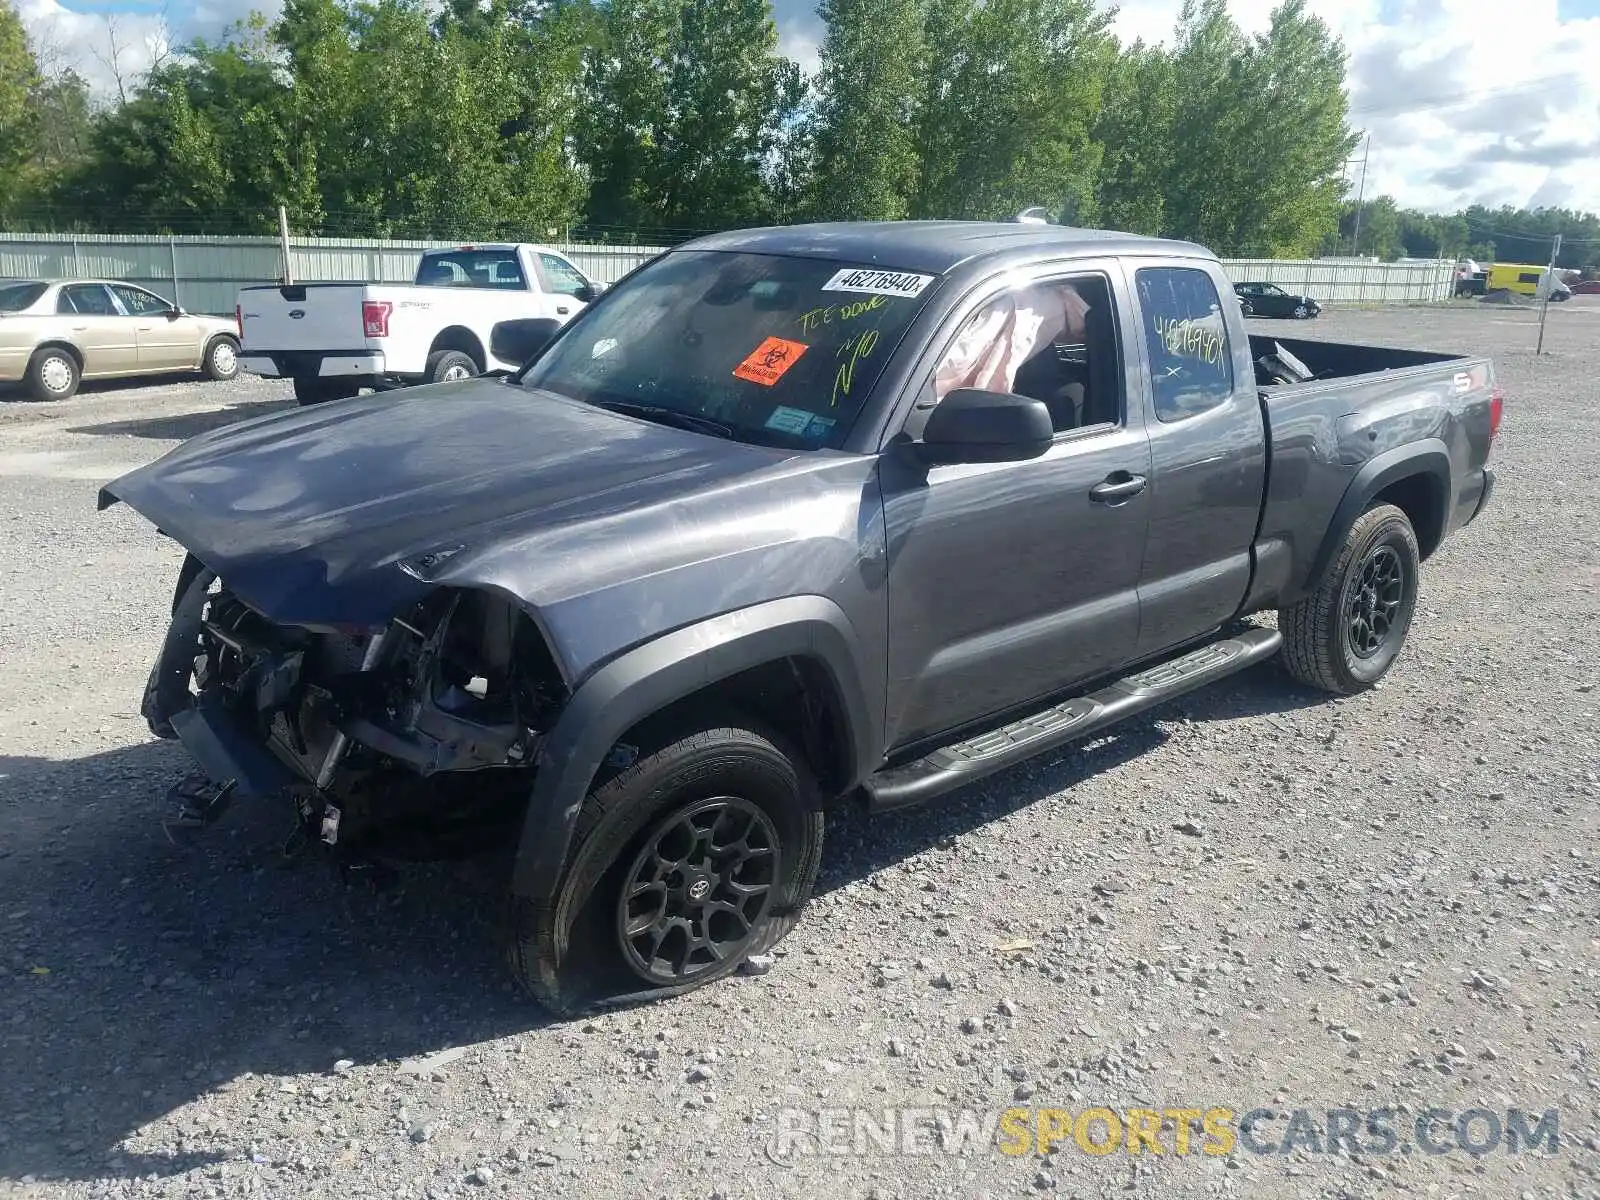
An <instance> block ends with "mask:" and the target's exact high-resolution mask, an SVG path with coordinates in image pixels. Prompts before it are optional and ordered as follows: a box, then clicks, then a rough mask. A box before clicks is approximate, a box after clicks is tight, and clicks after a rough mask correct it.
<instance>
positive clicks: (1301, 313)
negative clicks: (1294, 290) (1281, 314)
mask: <svg viewBox="0 0 1600 1200" xmlns="http://www.w3.org/2000/svg"><path fill="white" fill-rule="evenodd" d="M1310 315H1311V310H1310V309H1309V308H1307V307H1306V306H1305V305H1304V304H1296V305H1295V306H1294V319H1295V320H1296V321H1304V320H1305V319H1306V318H1307V317H1309V316H1310Z"/></svg>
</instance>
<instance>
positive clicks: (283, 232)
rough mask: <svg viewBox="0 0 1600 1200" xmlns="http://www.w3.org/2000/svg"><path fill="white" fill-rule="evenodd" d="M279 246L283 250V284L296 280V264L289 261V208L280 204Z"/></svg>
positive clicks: (286, 285) (286, 284)
mask: <svg viewBox="0 0 1600 1200" xmlns="http://www.w3.org/2000/svg"><path fill="white" fill-rule="evenodd" d="M278 247H279V249H280V250H281V251H282V252H283V286H284V287H288V286H289V285H290V284H291V283H293V282H294V266H293V264H292V263H291V262H290V261H289V210H288V209H287V208H285V207H284V206H283V205H281V204H280V205H278Z"/></svg>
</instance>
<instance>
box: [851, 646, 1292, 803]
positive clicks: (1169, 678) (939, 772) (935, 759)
mask: <svg viewBox="0 0 1600 1200" xmlns="http://www.w3.org/2000/svg"><path fill="white" fill-rule="evenodd" d="M1282 644H1283V636H1282V635H1281V634H1280V633H1279V632H1278V631H1277V630H1276V629H1260V628H1250V629H1245V630H1242V631H1240V632H1239V633H1236V634H1233V635H1232V636H1231V637H1225V638H1222V639H1220V640H1218V641H1215V642H1209V643H1207V644H1206V645H1204V646H1201V647H1200V648H1199V649H1198V650H1191V651H1189V652H1188V653H1187V654H1184V655H1181V656H1180V657H1178V658H1172V659H1168V660H1167V661H1166V662H1163V663H1159V664H1157V665H1156V666H1153V667H1148V668H1146V669H1145V670H1143V671H1140V672H1139V673H1138V674H1135V675H1129V676H1127V677H1126V678H1124V679H1119V680H1117V681H1116V682H1115V683H1111V684H1107V685H1106V686H1105V687H1103V688H1101V689H1100V690H1099V691H1097V692H1091V693H1090V694H1089V695H1087V696H1075V697H1073V698H1072V699H1070V700H1063V701H1062V702H1061V703H1059V704H1053V705H1051V706H1050V707H1049V708H1046V709H1043V710H1041V711H1039V712H1035V713H1030V714H1029V715H1028V716H1025V717H1023V718H1021V719H1020V720H1017V721H1013V722H1012V723H1011V724H1009V725H1006V726H1003V727H1001V728H999V729H994V730H991V731H990V732H988V733H980V734H978V735H977V736H975V737H972V738H968V739H967V740H966V741H964V742H957V743H955V744H954V745H951V746H943V747H941V748H939V749H938V750H935V751H934V752H933V753H932V754H929V755H927V756H926V757H924V758H919V759H917V760H916V761H915V762H909V763H905V764H904V765H902V766H898V767H890V768H887V769H885V770H882V771H879V772H877V773H876V774H874V775H873V776H872V777H871V778H870V779H868V780H867V782H866V784H865V785H864V788H865V791H866V793H867V805H868V807H869V808H871V809H873V810H874V811H879V810H882V809H886V808H899V807H901V806H902V805H906V804H917V803H920V802H921V801H923V800H929V799H932V798H933V797H934V796H937V795H939V794H941V793H943V792H948V791H950V790H951V789H953V788H958V787H960V786H962V785H963V784H967V783H971V782H973V781H974V780H977V779H982V778H983V777H984V776H985V775H991V774H993V773H994V772H996V771H1000V770H1004V769H1005V768H1006V767H1010V766H1014V765H1016V764H1017V763H1019V762H1023V761H1025V760H1027V759H1030V758H1032V757H1033V756H1034V755H1036V754H1040V753H1043V752H1044V751H1046V750H1051V749H1054V748H1055V747H1057V746H1059V745H1062V744H1063V743H1065V742H1070V741H1075V740H1076V739H1078V738H1081V737H1084V736H1086V735H1088V734H1091V733H1097V732H1099V731H1100V730H1102V729H1104V728H1105V727H1106V726H1108V725H1112V724H1114V723H1116V722H1117V721H1120V720H1122V719H1123V718H1124V717H1130V716H1132V715H1133V714H1134V713H1139V712H1143V711H1144V710H1145V709H1147V708H1154V707H1155V706H1156V705H1158V704H1164V703H1166V701H1168V700H1171V699H1173V698H1174V697H1176V696H1181V695H1183V694H1184V693H1185V692H1191V691H1193V690H1194V689H1195V688H1199V687H1204V686H1205V685H1206V684H1208V683H1213V682H1215V681H1216V680H1218V679H1222V678H1223V677H1224V676H1228V675H1232V674H1233V673H1234V672H1235V671H1242V670H1244V668H1246V667H1249V666H1253V665H1254V664H1256V663H1258V662H1262V661H1264V660H1265V659H1268V658H1271V657H1272V656H1273V655H1274V654H1276V653H1277V652H1278V647H1279V646H1281V645H1282Z"/></svg>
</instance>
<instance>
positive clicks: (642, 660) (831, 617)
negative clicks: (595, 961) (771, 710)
mask: <svg viewBox="0 0 1600 1200" xmlns="http://www.w3.org/2000/svg"><path fill="white" fill-rule="evenodd" d="M860 654H861V649H860V645H859V641H858V639H857V637H856V634H855V630H854V629H853V628H852V627H851V624H850V621H849V618H847V617H846V616H845V614H844V612H843V611H842V610H841V609H840V608H839V606H838V605H836V604H834V603H833V601H831V600H828V599H826V598H825V597H822V596H810V595H808V596H792V597H788V598H785V599H782V600H773V601H769V602H767V603H764V604H757V605H753V606H751V607H749V608H743V609H739V610H737V611H735V612H731V613H725V614H723V615H722V616H718V617H712V618H710V619H709V620H706V621H702V622H699V623H697V624H694V625H690V626H686V627H685V628H682V629H678V630H675V631H674V632H672V633H668V634H664V635H662V636H661V637H659V638H656V639H655V640H653V641H651V642H648V643H646V644H645V645H643V646H639V647H637V648H636V649H633V650H630V651H628V652H627V653H626V654H622V655H620V656H618V657H617V658H614V659H612V660H611V661H610V662H608V663H607V664H606V665H605V666H603V667H601V668H599V669H598V670H596V671H595V672H594V673H593V674H591V675H589V676H588V677H587V678H586V679H585V680H584V681H583V682H582V683H581V684H579V686H578V687H577V688H576V690H575V691H574V692H573V694H572V698H571V700H570V701H569V702H568V703H567V706H566V707H565V709H563V711H562V713H561V716H560V718H559V719H558V720H557V721H556V723H555V725H554V726H553V727H552V728H551V729H550V730H549V732H548V733H547V734H546V736H545V739H544V742H543V744H542V745H541V747H540V750H539V757H538V773H537V775H536V777H535V782H534V786H533V795H532V797H531V799H530V801H529V804H528V811H527V814H526V816H525V817H524V818H523V825H522V836H521V840H520V842H519V844H518V848H517V859H516V866H515V868H514V871H513V874H512V891H513V892H514V893H515V894H516V895H518V896H520V897H524V898H527V899H531V900H534V901H543V900H548V899H550V898H551V897H552V896H553V895H554V894H555V890H556V887H557V884H558V882H559V880H560V877H561V869H562V866H563V865H564V863H565V862H566V859H567V854H568V850H569V847H570V843H571V839H572V830H573V825H574V824H575V822H576V821H577V818H578V812H579V810H580V809H581V808H582V807H583V802H584V799H585V798H586V797H587V795H588V793H589V790H590V787H591V785H592V783H593V781H594V778H595V775H596V774H597V773H598V772H599V770H600V768H601V767H602V766H603V765H604V764H605V761H606V759H607V757H608V756H609V755H610V753H611V750H612V747H613V746H615V745H616V743H617V742H618V740H619V739H620V738H621V737H622V736H623V735H624V734H625V733H626V732H627V731H628V730H629V729H631V728H632V727H633V726H635V725H637V724H638V723H639V722H640V721H642V720H644V719H645V718H646V717H648V716H650V715H651V714H652V713H656V712H660V711H661V710H662V709H663V708H665V707H666V706H667V705H669V704H671V703H673V702H674V701H676V700H681V699H683V698H684V697H686V696H689V695H691V694H693V693H694V692H697V691H699V690H700V689H702V688H704V687H707V686H709V685H711V684H714V683H716V682H718V681H719V680H722V679H727V678H729V677H730V676H733V675H736V674H738V673H739V672H740V671H744V670H747V669H749V668H752V667H759V666H762V665H764V664H766V663H770V662H775V661H777V660H779V659H783V658H806V659H810V660H812V661H813V662H816V663H818V664H820V665H821V666H822V668H823V669H824V670H825V671H827V673H828V675H829V676H830V678H831V682H832V684H833V686H834V688H835V690H836V691H837V693H838V697H839V699H840V701H841V704H842V706H843V709H844V718H845V724H846V726H847V727H848V728H847V731H846V740H847V745H846V747H845V753H846V755H847V758H848V761H847V763H846V769H845V772H844V774H845V777H846V779H847V780H848V781H849V782H850V783H851V784H852V785H853V784H854V783H859V782H860V779H861V778H862V777H863V776H864V774H865V773H866V772H867V771H869V770H871V769H872V766H873V765H875V754H876V750H875V749H874V747H876V748H877V749H880V750H881V743H882V724H883V720H882V712H881V705H880V706H879V708H878V709H876V710H875V709H874V708H873V707H872V706H871V704H869V702H868V698H867V693H866V690H865V689H864V688H863V686H862V683H861V678H860V674H859V672H858V670H857V668H856V664H857V663H858V662H860V661H861V659H860Z"/></svg>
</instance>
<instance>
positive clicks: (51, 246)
mask: <svg viewBox="0 0 1600 1200" xmlns="http://www.w3.org/2000/svg"><path fill="white" fill-rule="evenodd" d="M459 244H460V243H458V242H449V241H382V240H377V239H363V238H295V239H294V240H293V242H292V243H291V254H292V266H293V269H294V277H295V279H296V280H299V281H303V282H306V283H330V282H350V281H369V282H374V283H405V282H407V281H409V280H410V279H412V278H413V277H414V275H415V273H416V269H417V258H418V256H419V255H420V254H421V253H422V252H423V251H424V250H429V249H435V248H439V247H445V246H454V245H459ZM552 249H555V250H559V251H560V252H561V253H563V254H565V255H567V256H568V257H569V258H571V259H572V261H573V262H574V263H576V264H577V266H578V268H579V269H580V270H582V271H583V272H584V273H585V274H587V275H589V276H590V277H591V278H593V279H597V280H599V281H600V282H601V283H615V282H616V281H617V280H618V279H621V278H622V277H623V276H624V275H626V274H627V273H628V272H629V271H632V270H633V269H634V268H635V267H638V266H639V265H641V264H642V263H644V262H646V261H648V260H649V259H651V258H653V257H655V256H656V255H657V254H660V253H663V252H664V251H665V250H666V249H667V248H666V247H665V246H625V245H593V244H585V243H553V244H552ZM1223 268H1224V270H1226V271H1227V273H1228V277H1229V278H1230V279H1232V280H1233V281H1234V282H1235V283H1276V284H1278V285H1279V286H1280V287H1284V288H1287V289H1290V290H1292V291H1296V292H1305V293H1308V294H1309V295H1312V296H1314V297H1316V298H1317V299H1318V300H1320V301H1322V302H1323V303H1325V304H1335V305H1337V304H1420V303H1431V302H1434V301H1439V300H1448V299H1449V298H1450V296H1451V294H1452V291H1453V289H1454V285H1455V271H1454V267H1453V265H1452V264H1451V263H1449V262H1442V261H1441V262H1437V263H1432V262H1428V263H1373V262H1361V261H1351V260H1348V259H1344V260H1341V259H1305V260H1288V259H1259V260H1256V259H1228V260H1224V262H1223ZM280 269H281V267H280V263H279V253H278V242H277V239H276V238H270V237H162V236H158V235H144V234H87V233H86V234H70V233H0V277H3V278H7V279H68V278H72V277H74V276H80V277H81V276H90V277H96V276H98V277H100V278H108V279H126V280H128V281H129V282H130V283H137V284H139V285H141V286H143V287H147V288H149V289H150V290H151V291H153V292H158V293H160V294H161V295H163V296H166V297H167V298H168V299H171V300H175V301H177V302H178V303H179V304H181V305H183V306H184V307H185V308H187V309H189V310H190V311H192V312H205V313H218V314H232V312H233V306H234V303H235V300H236V297H237V294H238V291H239V288H241V287H243V286H244V285H246V284H252V283H271V282H273V281H274V280H276V279H277V278H278V275H279V271H280Z"/></svg>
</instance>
